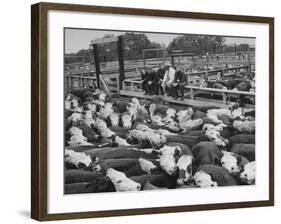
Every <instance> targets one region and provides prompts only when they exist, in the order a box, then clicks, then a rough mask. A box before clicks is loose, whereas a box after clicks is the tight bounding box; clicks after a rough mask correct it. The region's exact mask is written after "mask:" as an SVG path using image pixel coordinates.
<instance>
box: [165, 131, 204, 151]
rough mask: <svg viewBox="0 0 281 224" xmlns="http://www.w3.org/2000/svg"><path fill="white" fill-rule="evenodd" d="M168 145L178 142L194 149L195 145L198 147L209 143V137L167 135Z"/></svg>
mask: <svg viewBox="0 0 281 224" xmlns="http://www.w3.org/2000/svg"><path fill="white" fill-rule="evenodd" d="M165 137H166V139H167V141H166V142H167V143H169V142H178V143H182V144H184V145H187V146H188V147H189V148H192V147H193V146H194V145H196V144H197V143H199V142H202V141H209V139H208V137H207V136H206V135H199V136H189V135H185V134H183V135H181V134H178V135H166V136H165Z"/></svg>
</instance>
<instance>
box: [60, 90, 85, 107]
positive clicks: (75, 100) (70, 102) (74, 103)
mask: <svg viewBox="0 0 281 224" xmlns="http://www.w3.org/2000/svg"><path fill="white" fill-rule="evenodd" d="M80 101H81V100H80V98H79V97H76V96H75V95H73V94H71V93H69V94H67V95H66V97H65V101H64V108H65V110H73V109H74V108H77V107H78V106H79V104H80Z"/></svg>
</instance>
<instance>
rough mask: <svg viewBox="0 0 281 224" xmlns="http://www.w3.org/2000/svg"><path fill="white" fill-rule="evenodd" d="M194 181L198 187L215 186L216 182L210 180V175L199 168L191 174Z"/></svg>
mask: <svg viewBox="0 0 281 224" xmlns="http://www.w3.org/2000/svg"><path fill="white" fill-rule="evenodd" d="M193 179H194V182H195V184H196V185H197V186H199V187H217V186H218V184H217V182H215V181H212V178H211V175H209V174H207V173H205V172H204V171H202V170H200V171H197V172H196V173H195V174H194V176H193Z"/></svg>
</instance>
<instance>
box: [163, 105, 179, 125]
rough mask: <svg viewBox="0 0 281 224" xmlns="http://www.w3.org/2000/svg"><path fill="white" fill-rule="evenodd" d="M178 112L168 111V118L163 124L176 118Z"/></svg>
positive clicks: (165, 118) (164, 119) (171, 109)
mask: <svg viewBox="0 0 281 224" xmlns="http://www.w3.org/2000/svg"><path fill="white" fill-rule="evenodd" d="M176 115H177V111H176V110H175V109H173V108H168V109H167V111H166V116H165V117H164V118H163V122H165V123H166V122H169V121H170V120H173V119H175V118H176Z"/></svg>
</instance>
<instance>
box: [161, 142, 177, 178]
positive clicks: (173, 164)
mask: <svg viewBox="0 0 281 224" xmlns="http://www.w3.org/2000/svg"><path fill="white" fill-rule="evenodd" d="M159 152H160V160H159V162H160V166H161V168H162V169H163V170H164V171H165V172H166V173H167V174H168V175H171V176H175V175H176V173H177V171H178V168H177V161H178V159H179V157H180V155H182V150H181V148H180V147H179V146H167V145H164V146H163V147H162V148H161V149H160V150H159Z"/></svg>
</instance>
